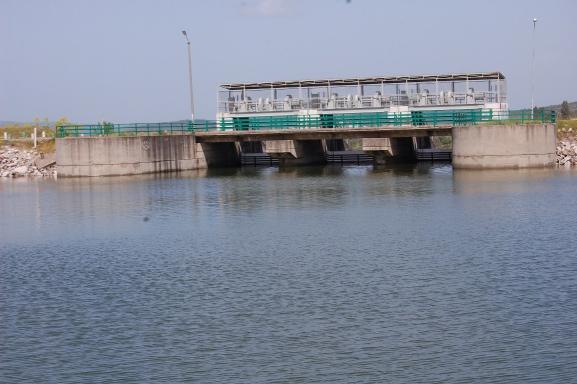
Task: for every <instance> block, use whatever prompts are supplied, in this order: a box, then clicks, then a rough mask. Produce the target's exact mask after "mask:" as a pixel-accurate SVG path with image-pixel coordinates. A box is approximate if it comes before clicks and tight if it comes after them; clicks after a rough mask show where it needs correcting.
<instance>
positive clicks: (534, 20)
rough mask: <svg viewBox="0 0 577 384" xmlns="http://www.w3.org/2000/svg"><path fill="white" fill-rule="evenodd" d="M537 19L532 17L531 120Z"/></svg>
mask: <svg viewBox="0 0 577 384" xmlns="http://www.w3.org/2000/svg"><path fill="white" fill-rule="evenodd" d="M536 25H537V19H533V55H532V57H531V120H533V117H534V116H533V114H534V110H535V27H536Z"/></svg>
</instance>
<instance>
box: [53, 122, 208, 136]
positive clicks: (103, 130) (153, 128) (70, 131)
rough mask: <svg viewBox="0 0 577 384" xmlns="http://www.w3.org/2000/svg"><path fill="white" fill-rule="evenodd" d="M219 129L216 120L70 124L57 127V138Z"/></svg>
mask: <svg viewBox="0 0 577 384" xmlns="http://www.w3.org/2000/svg"><path fill="white" fill-rule="evenodd" d="M216 129H218V126H217V123H216V121H215V120H202V121H195V122H194V123H193V122H192V121H183V122H174V123H133V124H112V123H103V124H68V125H61V126H58V127H56V137H69V136H72V137H77V136H137V135H170V134H177V133H181V134H182V133H192V132H206V131H214V130H216Z"/></svg>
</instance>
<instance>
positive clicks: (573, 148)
mask: <svg viewBox="0 0 577 384" xmlns="http://www.w3.org/2000/svg"><path fill="white" fill-rule="evenodd" d="M556 154H557V164H558V165H560V166H564V167H570V166H575V165H577V141H576V140H574V139H564V140H559V141H558V142H557V152H556Z"/></svg>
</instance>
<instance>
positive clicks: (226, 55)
mask: <svg viewBox="0 0 577 384" xmlns="http://www.w3.org/2000/svg"><path fill="white" fill-rule="evenodd" d="M533 17H537V18H538V19H539V21H538V23H537V33H536V68H535V77H536V80H535V84H536V86H535V88H536V98H535V99H536V104H537V105H548V104H554V103H559V102H560V101H562V100H564V99H567V100H570V101H572V100H577V51H576V50H575V47H576V42H575V39H576V37H577V23H576V22H575V20H576V19H577V1H574V0H556V1H555V0H553V1H512V0H511V1H497V0H487V1H465V0H461V1H453V0H437V1H426V0H409V1H388V0H380V1H379V0H351V1H350V2H347V1H346V0H211V1H208V0H205V1H201V0H188V1H184V0H171V1H160V0H157V1H146V0H142V1H136V0H123V1H119V0H98V1H89V0H59V1H57V0H36V1H33V0H0V53H1V56H0V120H16V121H31V120H32V119H33V118H35V117H40V118H44V117H46V118H49V119H51V120H55V119H57V118H59V117H62V116H66V117H68V118H70V119H71V120H72V121H77V122H94V121H102V120H107V121H113V122H134V121H143V122H144V121H168V120H179V119H186V118H188V116H189V101H188V100H189V99H188V88H187V57H186V45H185V42H184V39H183V36H182V35H181V32H180V31H181V30H182V29H186V30H188V33H189V35H190V39H191V42H192V47H193V71H194V74H193V77H194V87H195V98H196V103H195V104H196V112H197V116H198V117H200V118H214V115H215V112H216V89H217V86H218V85H219V84H221V83H227V82H249V81H269V80H290V79H301V78H302V79H310V78H339V77H357V76H379V75H403V74H423V73H424V74H431V73H451V72H478V71H493V70H500V71H502V72H503V73H504V74H505V75H506V76H507V78H508V91H509V100H510V106H511V107H512V108H520V107H526V106H528V105H530V100H531V99H530V71H531V65H530V64H531V30H532V19H533Z"/></svg>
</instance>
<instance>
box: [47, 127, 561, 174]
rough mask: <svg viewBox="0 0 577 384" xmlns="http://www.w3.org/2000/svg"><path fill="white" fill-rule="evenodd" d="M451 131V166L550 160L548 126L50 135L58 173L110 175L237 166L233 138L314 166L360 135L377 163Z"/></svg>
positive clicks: (411, 152)
mask: <svg viewBox="0 0 577 384" xmlns="http://www.w3.org/2000/svg"><path fill="white" fill-rule="evenodd" d="M447 135H452V136H453V165H454V166H455V167H456V168H492V169H496V168H527V167H549V166H553V165H554V159H555V144H556V139H555V137H556V136H555V125H554V124H528V125H467V126H454V127H452V126H443V127H439V126H435V127H427V126H418V127H394V128H390V127H389V128H338V129H336V128H325V129H302V130H297V129H294V130H276V131H272V130H268V131H267V130H261V131H245V132H242V131H213V132H210V131H209V132H202V133H196V134H178V135H150V136H127V137H117V136H101V137H68V138H61V139H57V142H56V161H57V165H58V175H59V176H111V175H134V174H143V173H155V172H170V171H181V170H192V169H203V168H207V167H220V166H230V165H240V143H243V142H254V141H262V142H263V144H264V145H263V149H264V150H265V152H267V153H268V154H270V155H271V156H274V157H275V158H278V159H279V160H280V162H281V165H305V164H318V163H319V162H321V161H322V159H323V153H324V151H325V150H326V145H325V144H324V142H325V141H326V140H334V139H343V138H362V139H364V140H363V149H364V150H366V152H367V153H370V154H371V155H373V156H374V157H375V159H376V161H377V162H386V161H387V159H388V158H391V157H399V156H401V157H402V156H414V147H412V146H411V142H412V138H415V137H431V136H447Z"/></svg>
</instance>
